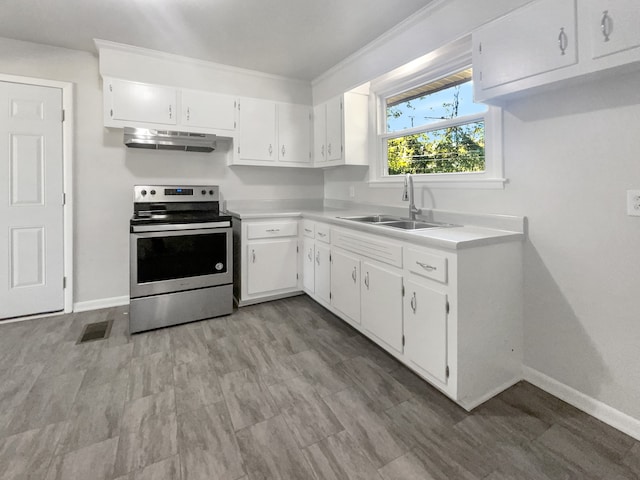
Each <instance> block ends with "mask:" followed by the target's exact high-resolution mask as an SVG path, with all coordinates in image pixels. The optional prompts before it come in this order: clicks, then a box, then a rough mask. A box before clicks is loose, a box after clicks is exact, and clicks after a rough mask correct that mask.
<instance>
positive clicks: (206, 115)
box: [103, 77, 237, 137]
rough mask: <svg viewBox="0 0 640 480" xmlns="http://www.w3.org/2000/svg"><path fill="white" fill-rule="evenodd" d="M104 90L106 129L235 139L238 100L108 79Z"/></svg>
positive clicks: (224, 96)
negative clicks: (128, 129) (139, 129)
mask: <svg viewBox="0 0 640 480" xmlns="http://www.w3.org/2000/svg"><path fill="white" fill-rule="evenodd" d="M103 88H104V92H103V93H104V95H103V98H104V125H105V126H106V127H116V128H123V127H139V128H156V129H167V130H168V129H172V130H179V131H182V130H187V131H190V132H199V133H214V134H216V135H220V136H223V137H233V136H234V135H235V130H236V122H237V120H236V106H237V98H236V97H233V96H230V95H222V94H218V93H214V92H207V91H201V90H187V89H180V88H175V87H168V86H162V85H153V84H149V83H140V82H132V81H129V80H122V79H116V78H108V77H106V78H104V84H103Z"/></svg>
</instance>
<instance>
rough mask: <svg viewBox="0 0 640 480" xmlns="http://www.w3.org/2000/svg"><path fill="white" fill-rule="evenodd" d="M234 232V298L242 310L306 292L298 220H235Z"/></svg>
mask: <svg viewBox="0 0 640 480" xmlns="http://www.w3.org/2000/svg"><path fill="white" fill-rule="evenodd" d="M233 230H234V275H235V282H234V296H235V297H236V301H237V303H238V305H239V306H243V305H250V304H252V303H258V302H261V301H265V300H272V299H274V298H280V297H285V296H289V295H291V294H295V293H297V292H300V291H301V290H302V285H301V282H300V280H299V274H298V257H299V252H298V250H299V247H298V245H299V241H298V220H297V219H290V218H280V219H269V220H255V221H242V222H238V221H236V220H235V219H234V225H233Z"/></svg>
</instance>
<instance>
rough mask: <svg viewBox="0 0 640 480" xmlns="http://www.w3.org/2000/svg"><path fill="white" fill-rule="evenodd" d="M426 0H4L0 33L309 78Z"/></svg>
mask: <svg viewBox="0 0 640 480" xmlns="http://www.w3.org/2000/svg"><path fill="white" fill-rule="evenodd" d="M431 1H432V0H396V1H394V0H107V1H105V0H100V1H98V0H62V1H51V0H4V1H3V2H2V15H0V36H3V37H8V38H13V39H17V40H25V41H30V42H36V43H44V44H48V45H55V46H59V47H66V48H72V49H76V50H85V51H90V52H95V51H96V49H95V46H94V44H93V39H94V38H99V39H102V40H110V41H113V42H119V43H125V44H128V45H134V46H138V47H144V48H150V49H153V50H159V51H163V52H169V53H174V54H177V55H183V56H187V57H192V58H197V59H201V60H209V61H212V62H217V63H223V64H226V65H233V66H237V67H242V68H248V69H252V70H258V71H262V72H266V73H272V74H276V75H283V76H286V77H290V78H299V79H302V80H312V79H314V78H316V77H318V76H319V75H320V74H322V73H323V72H325V71H327V70H328V69H329V68H331V67H332V66H334V65H335V64H337V63H339V62H340V61H341V60H343V59H344V58H346V57H348V56H349V55H351V54H352V53H354V52H356V51H357V50H359V49H360V48H362V47H363V46H365V45H366V44H368V43H369V42H371V41H372V40H374V39H375V38H377V37H379V36H380V35H381V34H382V33H384V32H385V31H387V30H389V29H390V28H391V27H393V26H394V25H396V24H398V23H399V22H401V21H402V20H404V19H405V18H407V17H409V16H411V14H413V13H414V12H416V11H418V10H420V9H421V8H423V7H424V6H426V5H427V4H429V3H430V2H431Z"/></svg>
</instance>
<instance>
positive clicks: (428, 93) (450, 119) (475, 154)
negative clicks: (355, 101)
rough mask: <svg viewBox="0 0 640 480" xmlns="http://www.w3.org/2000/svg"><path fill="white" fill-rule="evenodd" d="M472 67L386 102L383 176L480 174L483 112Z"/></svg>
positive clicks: (483, 107)
mask: <svg viewBox="0 0 640 480" xmlns="http://www.w3.org/2000/svg"><path fill="white" fill-rule="evenodd" d="M486 112H487V106H486V105H482V104H476V103H473V83H472V71H471V69H470V68H467V69H465V70H462V71H459V72H456V73H454V74H452V75H448V76H446V77H444V78H441V79H438V80H435V81H432V82H429V83H426V84H423V85H419V86H417V87H414V88H411V89H410V90H407V91H404V92H402V93H400V94H397V95H393V96H391V97H388V98H387V99H386V101H385V116H386V122H387V123H386V132H385V135H383V139H384V143H385V146H384V148H385V150H386V160H387V161H386V173H387V175H404V174H405V173H415V174H432V173H452V172H484V170H485V152H484V136H485V129H484V116H485V113H486Z"/></svg>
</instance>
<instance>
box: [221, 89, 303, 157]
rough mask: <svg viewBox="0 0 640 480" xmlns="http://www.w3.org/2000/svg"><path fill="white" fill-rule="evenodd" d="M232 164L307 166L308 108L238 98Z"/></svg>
mask: <svg viewBox="0 0 640 480" xmlns="http://www.w3.org/2000/svg"><path fill="white" fill-rule="evenodd" d="M238 129H239V130H240V136H239V141H238V145H237V146H236V151H235V156H234V159H233V163H234V164H238V165H269V166H288V167H292V166H295V167H310V166H311V107H310V106H308V105H296V104H288V103H278V102H273V101H271V100H262V99H256V98H242V99H241V100H240V104H239V123H238Z"/></svg>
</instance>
